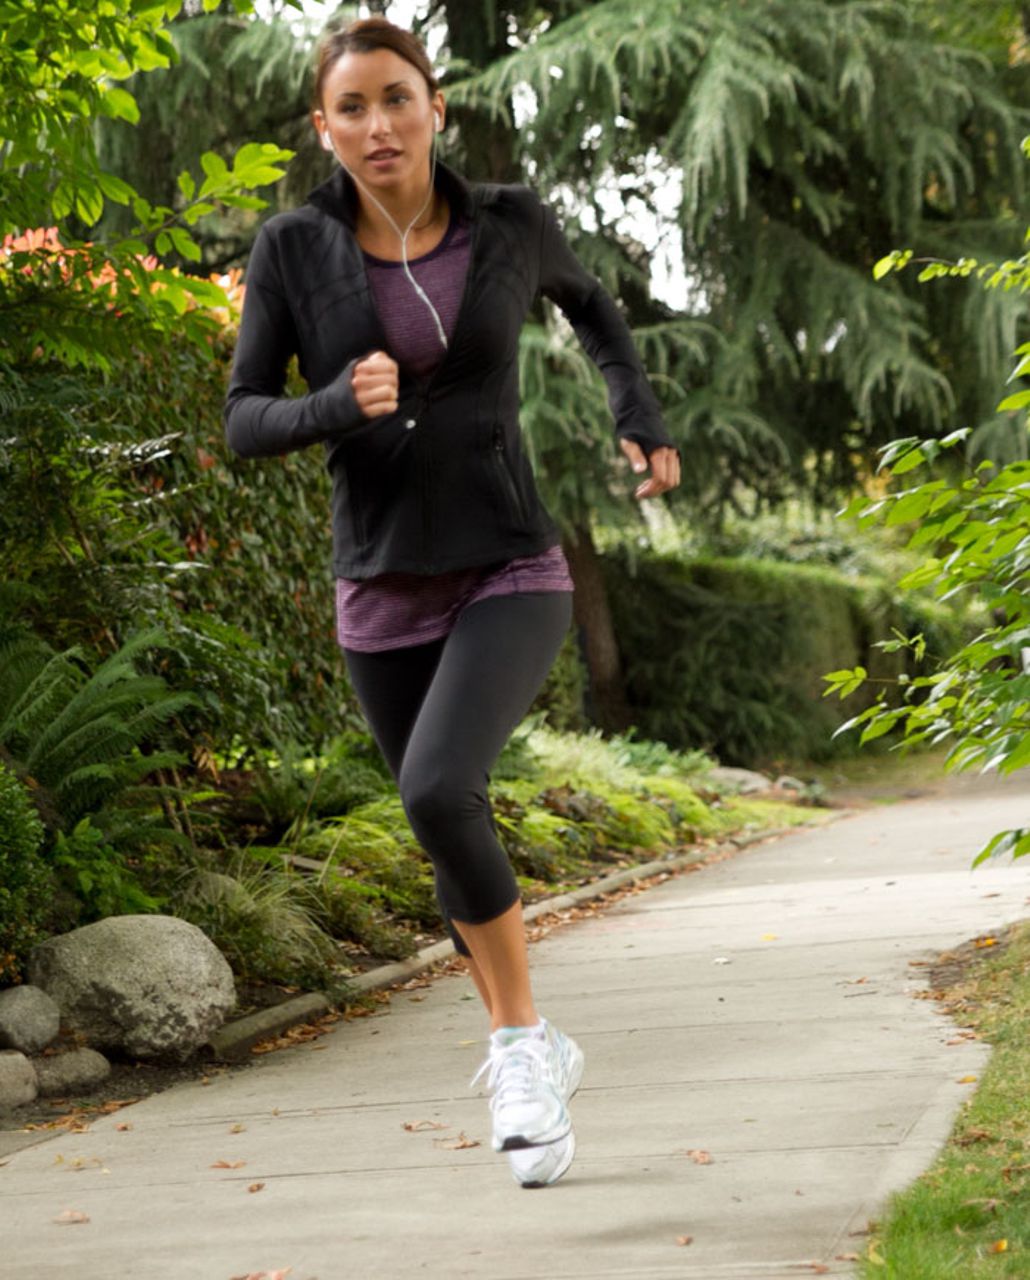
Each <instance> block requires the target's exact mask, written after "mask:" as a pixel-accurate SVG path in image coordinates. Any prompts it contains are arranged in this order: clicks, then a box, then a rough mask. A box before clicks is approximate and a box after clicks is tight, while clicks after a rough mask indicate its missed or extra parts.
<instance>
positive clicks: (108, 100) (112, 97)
mask: <svg viewBox="0 0 1030 1280" xmlns="http://www.w3.org/2000/svg"><path fill="white" fill-rule="evenodd" d="M100 105H101V107H102V109H103V110H104V112H105V114H106V115H109V116H113V117H114V119H116V120H128V121H129V123H130V124H139V107H138V106H137V105H136V99H135V98H134V97H133V96H132V94H131V93H129V91H128V90H127V89H118V88H116V87H111V88H108V89H105V90H104V96H103V97H102V98H101V100H100Z"/></svg>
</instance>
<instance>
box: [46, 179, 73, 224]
mask: <svg viewBox="0 0 1030 1280" xmlns="http://www.w3.org/2000/svg"><path fill="white" fill-rule="evenodd" d="M74 200H75V193H74V191H73V189H72V186H71V183H69V182H67V181H66V180H65V179H64V178H62V179H61V181H60V182H59V183H58V184H57V186H56V187H55V188H54V194H53V196H51V198H50V207H51V209H52V210H53V214H54V217H55V218H56V219H57V221H58V222H60V221H61V220H62V219H63V218H67V216H68V215H69V213H71V211H72V207H73V204H74Z"/></svg>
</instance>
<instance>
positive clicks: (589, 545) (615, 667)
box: [562, 522, 632, 733]
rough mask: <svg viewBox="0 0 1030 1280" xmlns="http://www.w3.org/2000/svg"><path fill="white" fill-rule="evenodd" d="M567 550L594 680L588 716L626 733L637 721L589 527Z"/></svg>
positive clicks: (577, 532)
mask: <svg viewBox="0 0 1030 1280" xmlns="http://www.w3.org/2000/svg"><path fill="white" fill-rule="evenodd" d="M562 546H563V547H564V550H565V556H566V559H567V560H568V562H569V568H570V569H571V570H572V579H573V581H574V582H575V584H576V594H575V595H574V596H573V620H574V621H575V624H576V630H577V633H578V636H579V644H580V650H581V652H582V653H583V655H584V657H585V659H586V665H587V673H588V676H589V679H590V689H589V694H588V705H587V714H588V715H589V717H590V719H591V720H592V721H593V722H594V723H595V724H596V725H598V726H599V727H600V728H601V729H602V730H603V731H604V732H605V733H622V732H624V731H625V730H626V729H628V728H629V726H630V724H631V723H632V715H631V713H630V708H629V702H628V700H627V698H626V686H625V683H624V682H623V678H622V661H621V657H620V654H619V645H618V641H617V640H616V638H615V628H614V627H613V626H612V615H611V610H610V609H609V607H608V593H607V591H606V590H605V585H604V577H603V576H602V573H601V560H600V557H599V556H598V554H597V548H596V547H595V546H594V538H593V535H592V534H591V532H590V526H589V524H587V523H586V522H580V523H577V524H576V525H575V526H574V527H573V528H572V530H571V532H569V533H567V534H566V535H565V537H564V538H563V539H562Z"/></svg>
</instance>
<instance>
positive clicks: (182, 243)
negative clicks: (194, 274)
mask: <svg viewBox="0 0 1030 1280" xmlns="http://www.w3.org/2000/svg"><path fill="white" fill-rule="evenodd" d="M168 234H169V236H170V237H171V239H172V243H173V244H174V245H175V250H176V252H177V253H180V254H182V256H183V257H184V258H188V259H189V261H190V262H199V261H200V260H201V257H202V256H203V255H202V254H201V252H200V246H199V245H198V244H197V242H196V241H195V240H194V239H193V237H192V236H191V235H190V234H189V232H187V231H183V229H182V228H181V227H169V229H168Z"/></svg>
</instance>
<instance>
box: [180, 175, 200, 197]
mask: <svg viewBox="0 0 1030 1280" xmlns="http://www.w3.org/2000/svg"><path fill="white" fill-rule="evenodd" d="M176 181H177V182H178V184H179V190H180V191H181V192H182V194H183V195H184V196H185V197H186V199H187V200H192V199H193V193H194V192H195V191H196V189H197V184H196V182H195V181H194V180H193V175H192V174H191V173H190V171H189V170H188V169H183V171H182V173H180V174H179V177H178V178H177V179H176Z"/></svg>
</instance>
